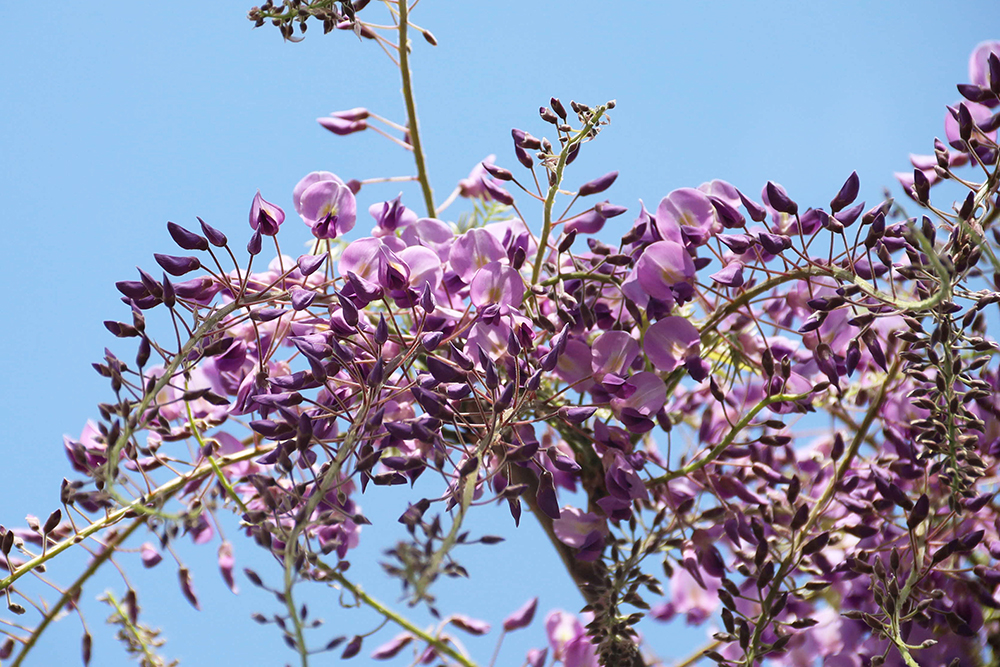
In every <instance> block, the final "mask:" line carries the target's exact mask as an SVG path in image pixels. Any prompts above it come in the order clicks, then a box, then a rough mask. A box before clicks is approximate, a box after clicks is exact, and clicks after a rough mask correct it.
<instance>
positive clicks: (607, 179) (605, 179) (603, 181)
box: [578, 171, 618, 197]
mask: <svg viewBox="0 0 1000 667" xmlns="http://www.w3.org/2000/svg"><path fill="white" fill-rule="evenodd" d="M616 178H618V172H617V171H609V172H608V173H606V174H604V175H603V176H601V177H600V178H595V179H594V180H592V181H590V182H589V183H584V184H583V185H581V186H580V191H579V193H578V194H579V195H580V196H581V197H587V196H589V195H596V194H598V193H600V192H604V191H605V190H607V189H608V188H610V187H611V184H612V183H614V182H615V179H616Z"/></svg>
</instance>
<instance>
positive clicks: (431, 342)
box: [420, 331, 444, 352]
mask: <svg viewBox="0 0 1000 667" xmlns="http://www.w3.org/2000/svg"><path fill="white" fill-rule="evenodd" d="M443 339H444V332H443V331H431V332H429V333H425V334H424V335H423V336H421V337H420V345H421V347H423V348H424V349H425V350H427V351H428V352H433V351H434V350H436V349H437V347H438V345H440V344H441V341H442V340H443Z"/></svg>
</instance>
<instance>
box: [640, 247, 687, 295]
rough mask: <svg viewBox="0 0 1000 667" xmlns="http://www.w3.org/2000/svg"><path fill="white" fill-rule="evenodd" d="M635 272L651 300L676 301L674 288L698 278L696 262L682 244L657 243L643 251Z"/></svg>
mask: <svg viewBox="0 0 1000 667" xmlns="http://www.w3.org/2000/svg"><path fill="white" fill-rule="evenodd" d="M634 271H635V275H636V277H637V279H638V281H639V284H640V285H642V287H643V289H645V290H646V291H647V292H648V293H649V295H650V296H651V297H653V298H654V299H660V300H661V301H672V300H673V292H672V291H671V288H672V287H674V286H677V285H680V284H682V283H687V282H689V281H691V280H692V279H693V278H694V261H693V260H692V259H691V255H689V254H688V252H687V250H685V249H684V246H683V245H681V244H680V243H677V242H674V241H657V242H656V243H652V244H650V245H649V246H648V247H647V248H646V249H645V250H644V251H643V253H642V256H641V257H639V261H638V262H636V265H635V270H634Z"/></svg>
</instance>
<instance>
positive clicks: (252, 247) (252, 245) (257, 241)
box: [247, 229, 264, 255]
mask: <svg viewBox="0 0 1000 667" xmlns="http://www.w3.org/2000/svg"><path fill="white" fill-rule="evenodd" d="M263 242H264V241H263V238H262V237H261V235H260V230H259V229H257V230H254V233H253V236H251V237H250V242H249V243H247V252H248V253H250V254H251V255H259V254H260V247H261V244H262V243H263Z"/></svg>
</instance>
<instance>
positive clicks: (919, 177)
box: [913, 169, 931, 204]
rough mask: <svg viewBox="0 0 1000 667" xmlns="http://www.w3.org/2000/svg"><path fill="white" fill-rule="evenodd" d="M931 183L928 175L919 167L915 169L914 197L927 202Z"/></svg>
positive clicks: (921, 201)
mask: <svg viewBox="0 0 1000 667" xmlns="http://www.w3.org/2000/svg"><path fill="white" fill-rule="evenodd" d="M930 190H931V183H930V181H929V180H928V179H927V175H926V174H925V173H924V172H922V171H920V170H919V169H914V170H913V197H914V199H916V200H917V201H918V202H919V203H921V204H926V203H927V200H928V198H929V197H930Z"/></svg>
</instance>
